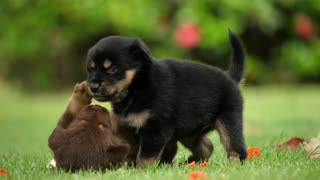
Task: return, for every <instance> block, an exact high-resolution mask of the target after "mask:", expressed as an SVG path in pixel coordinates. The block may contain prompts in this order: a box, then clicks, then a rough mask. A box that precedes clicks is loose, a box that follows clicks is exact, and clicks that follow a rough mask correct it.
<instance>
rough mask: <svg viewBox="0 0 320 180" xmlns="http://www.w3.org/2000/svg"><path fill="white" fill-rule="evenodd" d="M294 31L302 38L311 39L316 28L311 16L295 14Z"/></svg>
mask: <svg viewBox="0 0 320 180" xmlns="http://www.w3.org/2000/svg"><path fill="white" fill-rule="evenodd" d="M294 25H295V30H296V33H297V34H298V35H299V36H300V37H302V38H303V39H306V40H309V39H312V38H313V37H314V36H315V34H316V28H315V25H314V23H313V21H312V19H311V18H309V17H308V16H304V15H297V16H295V18H294Z"/></svg>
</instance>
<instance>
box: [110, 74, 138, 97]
mask: <svg viewBox="0 0 320 180" xmlns="http://www.w3.org/2000/svg"><path fill="white" fill-rule="evenodd" d="M135 74H136V70H134V69H131V70H127V71H126V77H125V78H124V79H123V80H121V81H119V82H118V83H117V84H115V87H116V89H117V90H118V92H121V91H122V90H123V89H125V88H127V87H129V85H130V84H131V82H132V80H133V78H134V76H135Z"/></svg>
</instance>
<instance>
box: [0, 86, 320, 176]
mask: <svg viewBox="0 0 320 180" xmlns="http://www.w3.org/2000/svg"><path fill="white" fill-rule="evenodd" d="M70 92H71V89H70ZM70 92H65V93H61V94H40V95H25V94H21V93H19V92H17V91H15V90H14V89H10V88H4V87H3V86H2V87H1V88H0V101H1V103H2V105H1V108H0V168H5V169H6V170H8V171H9V172H10V173H11V174H12V176H11V178H12V179H57V178H59V179H60V178H61V179H87V178H89V179H139V180H141V179H175V180H176V179H187V175H186V174H187V173H188V172H190V171H191V170H190V169H189V167H187V166H186V165H179V163H180V162H183V161H184V160H185V159H186V158H187V157H188V155H189V152H188V151H187V150H186V149H184V148H183V147H182V146H180V147H179V152H178V154H177V156H176V158H175V163H174V165H172V166H167V165H165V166H161V167H159V168H157V167H148V168H146V169H144V170H141V169H134V168H127V167H122V168H121V169H118V170H115V171H108V172H106V173H103V172H90V171H81V172H79V173H76V174H68V173H64V172H59V171H57V170H50V169H47V168H46V165H47V163H48V162H49V161H50V160H51V159H52V153H51V151H50V149H49V148H48V145H47V139H48V136H49V135H50V133H51V132H52V130H53V128H54V127H55V124H56V121H57V119H58V118H59V117H60V115H61V113H62V112H63V111H64V109H65V106H66V104H67V102H68V99H69V94H70ZM243 92H244V97H245V113H244V114H245V118H244V119H245V120H244V128H245V137H246V142H247V146H248V147H250V146H258V147H260V148H261V149H262V156H261V158H258V159H255V160H250V161H247V162H245V163H244V164H243V165H241V164H240V163H237V162H234V161H229V160H227V158H226V154H225V152H224V150H223V148H222V145H221V143H220V142H219V138H218V135H217V134H216V133H215V132H213V133H212V134H210V137H211V139H212V141H213V143H214V144H215V152H214V154H213V156H212V157H211V159H210V160H209V165H208V166H207V167H206V168H204V169H198V170H203V171H206V172H207V176H209V179H319V176H320V159H314V160H311V159H308V158H307V153H306V152H304V151H303V150H300V151H296V152H287V151H280V152H276V151H274V150H273V145H274V144H278V143H281V142H282V141H284V140H286V139H287V138H289V137H291V136H300V137H303V138H305V139H310V138H311V137H313V136H316V135H317V134H318V133H319V132H320V111H319V108H320V93H319V92H320V86H305V87H300V86H295V87H293V86H291V87H287V86H281V87H275V86H274V87H259V88H254V87H244V88H243ZM0 179H1V176H0Z"/></svg>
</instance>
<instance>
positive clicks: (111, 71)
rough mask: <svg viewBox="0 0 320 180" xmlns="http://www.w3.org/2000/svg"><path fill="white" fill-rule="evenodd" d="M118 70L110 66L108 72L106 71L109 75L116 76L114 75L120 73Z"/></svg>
mask: <svg viewBox="0 0 320 180" xmlns="http://www.w3.org/2000/svg"><path fill="white" fill-rule="evenodd" d="M118 70H119V69H118V68H117V67H115V66H110V67H109V68H108V69H107V70H106V72H107V73H109V74H114V73H116V72H118Z"/></svg>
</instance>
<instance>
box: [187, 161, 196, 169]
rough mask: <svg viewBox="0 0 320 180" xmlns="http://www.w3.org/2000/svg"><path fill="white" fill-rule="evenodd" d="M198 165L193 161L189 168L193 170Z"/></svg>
mask: <svg viewBox="0 0 320 180" xmlns="http://www.w3.org/2000/svg"><path fill="white" fill-rule="evenodd" d="M195 165H196V162H195V161H192V162H191V163H189V164H188V166H189V168H191V169H193V168H194V167H195Z"/></svg>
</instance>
